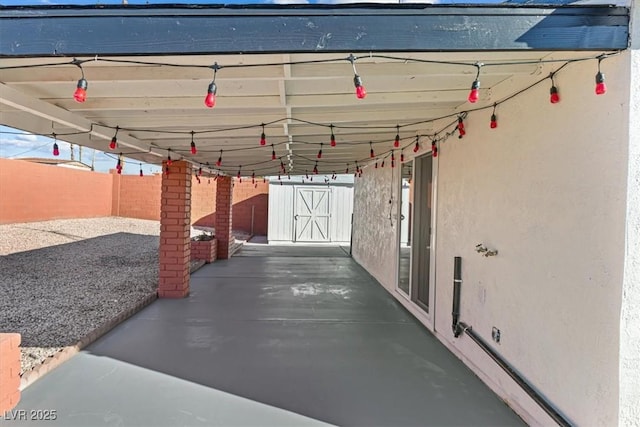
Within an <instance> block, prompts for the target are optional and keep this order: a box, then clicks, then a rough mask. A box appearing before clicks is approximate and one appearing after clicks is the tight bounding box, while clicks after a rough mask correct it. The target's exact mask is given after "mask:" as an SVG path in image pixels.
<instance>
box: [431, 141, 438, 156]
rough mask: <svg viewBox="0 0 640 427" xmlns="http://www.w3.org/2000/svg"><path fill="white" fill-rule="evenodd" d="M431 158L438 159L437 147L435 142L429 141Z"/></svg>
mask: <svg viewBox="0 0 640 427" xmlns="http://www.w3.org/2000/svg"><path fill="white" fill-rule="evenodd" d="M431 156H432V157H433V158H436V157H438V145H437V144H436V140H435V139H433V140H431Z"/></svg>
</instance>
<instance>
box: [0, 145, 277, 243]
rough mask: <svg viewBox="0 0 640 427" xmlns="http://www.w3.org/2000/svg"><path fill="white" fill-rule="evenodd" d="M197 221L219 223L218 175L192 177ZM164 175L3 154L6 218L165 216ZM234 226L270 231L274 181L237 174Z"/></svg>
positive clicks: (0, 188) (0, 172)
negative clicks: (95, 169) (240, 179)
mask: <svg viewBox="0 0 640 427" xmlns="http://www.w3.org/2000/svg"><path fill="white" fill-rule="evenodd" d="M191 184H192V185H191V222H192V224H195V225H202V226H208V227H213V226H214V222H215V211H216V206H215V200H216V180H215V179H213V178H207V177H200V182H198V180H197V178H196V177H195V176H194V177H193V178H192V181H191ZM161 187H162V175H160V174H157V175H147V176H143V177H140V176H138V175H118V174H117V173H116V171H115V170H112V171H111V173H109V174H105V173H98V172H89V171H82V170H74V169H69V168H63V167H57V166H51V165H42V164H38V163H32V162H27V161H22V160H9V159H2V158H0V224H11V223H18V222H32V221H47V220H52V219H62V218H92V217H103V216H121V217H127V218H140V219H149V220H155V221H159V220H160V194H161ZM233 201H234V204H233V215H234V222H233V228H234V229H237V230H242V231H246V232H250V231H251V210H252V209H253V212H254V214H253V230H254V234H266V233H267V223H268V205H269V184H268V183H263V182H262V180H259V181H256V183H255V184H253V183H251V180H244V181H243V182H242V183H239V182H238V181H237V180H236V182H235V186H234V189H233Z"/></svg>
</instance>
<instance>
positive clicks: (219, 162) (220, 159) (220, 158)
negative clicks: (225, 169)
mask: <svg viewBox="0 0 640 427" xmlns="http://www.w3.org/2000/svg"><path fill="white" fill-rule="evenodd" d="M216 166H218V167H220V166H222V150H220V157H218V161H217V162H216Z"/></svg>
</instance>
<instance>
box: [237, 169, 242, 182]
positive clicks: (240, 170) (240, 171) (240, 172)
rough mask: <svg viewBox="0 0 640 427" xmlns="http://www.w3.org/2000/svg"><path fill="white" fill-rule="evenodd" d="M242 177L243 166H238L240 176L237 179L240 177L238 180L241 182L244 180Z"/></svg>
mask: <svg viewBox="0 0 640 427" xmlns="http://www.w3.org/2000/svg"><path fill="white" fill-rule="evenodd" d="M241 175H242V166H238V175H237V177H238V179H240V180H241V179H242V178H241ZM240 182H242V181H240Z"/></svg>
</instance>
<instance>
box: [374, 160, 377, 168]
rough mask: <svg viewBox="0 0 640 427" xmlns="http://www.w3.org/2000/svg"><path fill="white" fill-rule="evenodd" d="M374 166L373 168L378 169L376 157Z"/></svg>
mask: <svg viewBox="0 0 640 427" xmlns="http://www.w3.org/2000/svg"><path fill="white" fill-rule="evenodd" d="M374 168H375V169H378V159H376V162H375V164H374Z"/></svg>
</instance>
